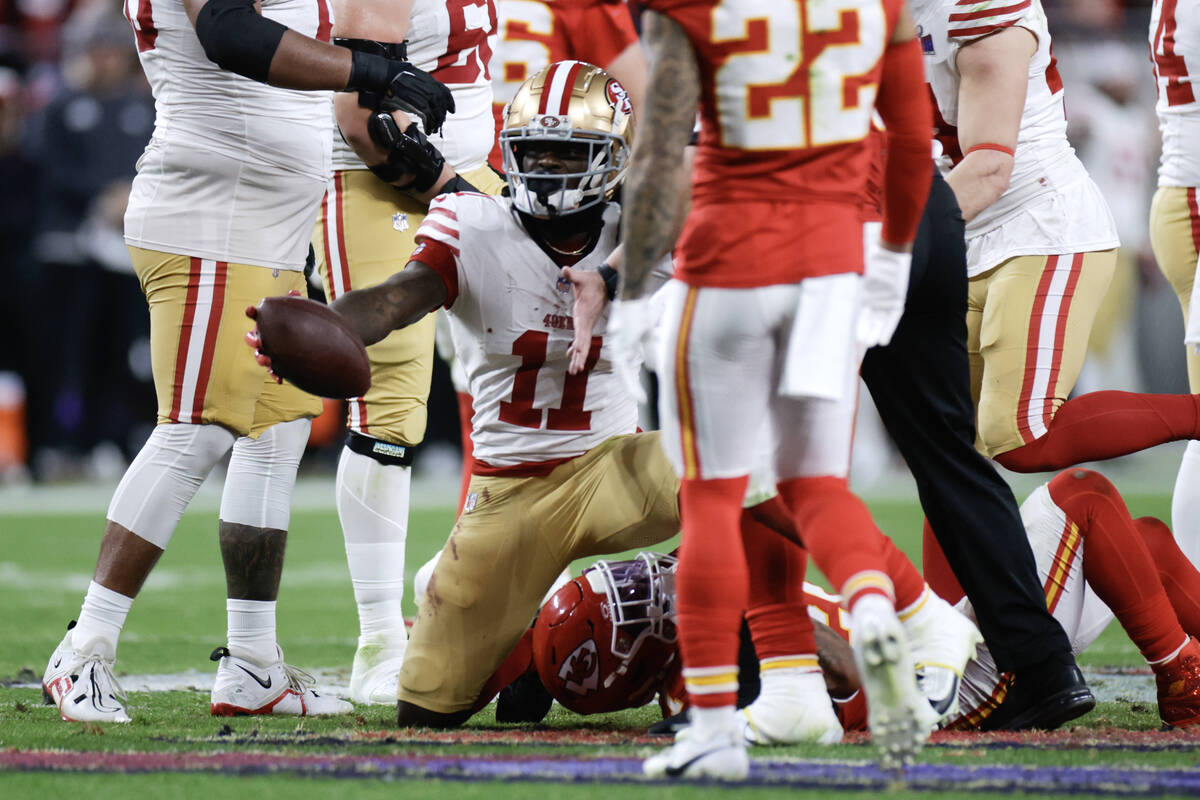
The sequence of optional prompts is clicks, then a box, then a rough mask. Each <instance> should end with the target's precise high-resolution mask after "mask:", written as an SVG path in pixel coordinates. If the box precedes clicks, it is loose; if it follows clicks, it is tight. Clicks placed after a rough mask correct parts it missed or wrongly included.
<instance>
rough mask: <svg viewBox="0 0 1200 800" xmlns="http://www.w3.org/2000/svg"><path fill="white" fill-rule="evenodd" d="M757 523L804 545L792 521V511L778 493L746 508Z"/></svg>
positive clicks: (790, 540) (795, 542)
mask: <svg viewBox="0 0 1200 800" xmlns="http://www.w3.org/2000/svg"><path fill="white" fill-rule="evenodd" d="M746 511H747V512H749V514H750V515H751V516H752V517H754V519H755V520H756V521H758V523H759V524H761V525H765V526H767V527H768V528H770V529H771V530H773V531H775V533H777V534H779V535H780V536H782V537H783V538H785V539H787V540H788V541H789V542H793V543H794V544H798V545H800V546H801V547H803V546H804V542H803V541H802V540H801V538H800V534H799V533H798V532H797V531H796V523H795V522H793V521H792V511H791V509H789V508H788V507H787V504H786V503H784V502H783V498H782V497H780V496H779V495H775V496H774V497H771V498H768V499H766V500H764V501H762V502H761V503H759V504H758V505H756V506H751V507H750V508H747V509H746Z"/></svg>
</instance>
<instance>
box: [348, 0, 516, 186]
mask: <svg viewBox="0 0 1200 800" xmlns="http://www.w3.org/2000/svg"><path fill="white" fill-rule="evenodd" d="M495 37H496V4H495V2H494V0H414V2H413V7H412V16H411V19H410V24H409V29H408V36H407V37H406V38H405V42H406V43H407V45H408V59H409V60H410V61H411V62H412V63H413V64H414V65H416V66H417V67H419V68H420V69H423V70H425V71H426V72H428V73H430V74H431V75H433V77H434V78H437V79H438V80H439V81H441V82H442V83H444V84H445V85H446V88H448V89H449V90H450V93H451V94H452V95H454V113H452V114H449V115H447V117H446V122H445V124H444V125H443V126H442V129H441V130H440V131H439V132H438V133H436V134H434V135H433V136H431V137H429V141H430V142H432V143H433V144H434V146H435V147H437V149H438V150H439V151H440V152H441V154H442V155H443V156H445V158H446V162H447V163H449V164H450V166H451V167H453V168H454V170H455V171H456V172H460V173H462V172H466V171H468V170H472V169H476V168H477V167H481V166H483V165H484V163H486V162H487V157H488V153H489V152H491V149H492V141H493V140H494V139H495V135H496V129H495V121H494V119H493V117H492V82H491V76H490V74H489V73H488V63H489V62H490V61H491V58H492V43H493V41H494V40H495ZM417 125H418V127H421V129H422V130H424V127H423V126H422V124H421V122H420V120H418V121H417ZM335 127H336V123H335ZM334 169H338V170H343V169H366V165H365V164H363V162H362V160H361V159H359V158H358V156H357V155H355V154H354V151H353V150H351V149H350V146H349V145H348V144H346V142H345V140H344V139H342V137H341V135H340V134H335V138H334Z"/></svg>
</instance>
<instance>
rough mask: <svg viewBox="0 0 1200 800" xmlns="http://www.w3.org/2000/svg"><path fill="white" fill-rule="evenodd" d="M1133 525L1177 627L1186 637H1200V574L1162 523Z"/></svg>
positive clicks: (1151, 519) (1144, 521) (1143, 520)
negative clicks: (1155, 570)
mask: <svg viewBox="0 0 1200 800" xmlns="http://www.w3.org/2000/svg"><path fill="white" fill-rule="evenodd" d="M1133 524H1134V527H1135V528H1137V531H1138V533H1139V534H1141V538H1142V541H1143V542H1144V543H1145V544H1146V550H1147V551H1148V552H1149V553H1150V558H1151V559H1153V561H1154V566H1155V568H1157V569H1158V577H1159V579H1160V580H1161V581H1162V585H1163V589H1164V590H1165V591H1166V593H1167V597H1168V598H1169V599H1170V600H1171V607H1172V608H1174V609H1175V616H1176V617H1178V618H1179V624H1180V625H1181V626H1183V629H1184V630H1185V631H1186V632H1187V633H1188V635H1190V636H1196V637H1200V572H1198V571H1197V570H1196V567H1195V566H1193V565H1192V562H1191V561H1189V560H1188V557H1187V556H1185V555H1184V554H1183V552H1182V551H1181V550H1180V549H1179V544H1178V543H1177V542H1176V541H1175V537H1174V536H1172V535H1171V529H1170V528H1168V527H1167V526H1166V525H1164V524H1163V522H1162V520H1158V519H1155V518H1154V517H1138V518H1137V519H1135V520H1134V521H1133Z"/></svg>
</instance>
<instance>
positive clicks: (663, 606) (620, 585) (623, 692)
mask: <svg viewBox="0 0 1200 800" xmlns="http://www.w3.org/2000/svg"><path fill="white" fill-rule="evenodd" d="M675 564H676V560H675V558H674V557H672V556H668V555H663V554H661V553H639V554H638V556H637V558H635V559H633V560H632V561H615V562H613V561H597V562H596V563H595V564H593V565H592V566H591V567H588V568H587V569H586V570H584V572H583V574H582V575H580V576H579V577H578V578H576V579H575V580H573V581H571V582H570V583H568V584H567V585H566V586H564V587H562V588H561V589H559V590H558V591H557V592H555V593H554V594H553V595H551V597H550V599H549V600H548V601H547V602H546V604H545V605H544V606H543V607H542V610H541V611H540V612H539V613H538V618H537V622H536V623H535V624H534V628H533V663H534V666H535V667H536V668H537V671H538V677H539V678H540V679H541V681H542V684H543V685H544V686H545V687H546V689H547V690H548V691H549V692H550V694H551V695H552V696H553V697H554V699H555V700H557V701H558V702H559V704H561V705H562V706H564V707H565V708H569V709H570V710H572V711H574V712H576V713H579V714H598V713H603V712H608V711H618V710H620V709H622V708H636V707H638V706H642V705H645V704H646V703H648V702H650V701H651V700H652V699H653V698H654V695H655V693H657V692H658V691H659V689H660V688H661V687H662V684H663V682H664V680H665V679H666V678H667V676H668V672H669V668H670V667H671V666H672V664H674V662H675V661H676V659H677V658H678V656H677V652H678V650H677V646H676V642H677V639H678V636H677V632H676V628H675Z"/></svg>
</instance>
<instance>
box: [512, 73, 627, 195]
mask: <svg viewBox="0 0 1200 800" xmlns="http://www.w3.org/2000/svg"><path fill="white" fill-rule="evenodd" d="M534 142H538V143H565V144H570V145H577V146H578V147H579V148H580V154H581V155H583V154H584V153H586V156H587V159H586V163H587V168H586V169H585V170H584V171H583V172H570V173H555V174H547V173H544V172H527V171H525V169H524V164H522V155H523V153H524V150H525V148H526V147H527V146H528V145H530V144H531V143H534ZM632 146H633V106H632V105H631V104H630V102H629V95H628V94H627V93H626V92H625V87H624V86H622V85H621V84H620V83H618V82H617V80H616V79H615V78H613V77H612V76H611V75H609V74H608V73H607V72H605V71H604V70H602V69H600V68H599V67H596V66H593V65H591V64H585V63H583V62H582V61H559V62H556V63H554V64H550V65H548V66H546V67H544V68H543V69H542V70H541V71H539V72H538V73H537V74H536V75H534V76H533V77H532V78H529V79H528V80H527V81H525V82H524V83H523V84H521V88H520V89H518V90H517V93H516V95H515V96H514V97H513V99H512V100H511V101H509V103H508V105H507V106H505V107H504V127H503V129H501V131H500V149H501V152H502V153H503V154H504V170H505V172H506V173H507V176H508V187H509V193H510V194H511V196H512V199H513V204H514V205H515V206H516V207H517V210H519V211H523V212H525V213H526V214H529V215H531V216H534V217H540V218H543V219H546V218H550V217H556V216H559V215H562V214H572V213H575V212H577V211H582V210H583V209H585V208H590V207H592V206H594V205H596V204H598V203H603V202H604V201H606V200H608V199H609V198H611V197H612V194H613V192H614V191H616V188H617V186H619V185H620V183H621V181H622V180H623V179H624V178H625V167H626V165H627V164H628V162H629V152H630V148H631V147H632Z"/></svg>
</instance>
